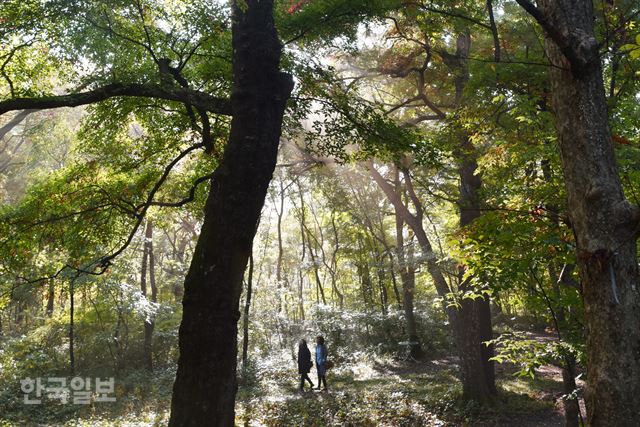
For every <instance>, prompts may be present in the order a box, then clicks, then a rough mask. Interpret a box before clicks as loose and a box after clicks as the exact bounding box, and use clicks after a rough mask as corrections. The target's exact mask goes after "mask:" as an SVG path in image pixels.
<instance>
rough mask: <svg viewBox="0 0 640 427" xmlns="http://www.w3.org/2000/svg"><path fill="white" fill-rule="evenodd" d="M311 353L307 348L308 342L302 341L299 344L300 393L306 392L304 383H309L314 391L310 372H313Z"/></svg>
mask: <svg viewBox="0 0 640 427" xmlns="http://www.w3.org/2000/svg"><path fill="white" fill-rule="evenodd" d="M312 366H313V363H312V362H311V351H309V347H307V341H306V340H304V339H302V340H300V343H299V344H298V373H299V374H300V387H299V390H300V391H304V382H305V381H309V384H310V385H311V388H312V389H313V382H312V381H311V378H309V372H311V367H312Z"/></svg>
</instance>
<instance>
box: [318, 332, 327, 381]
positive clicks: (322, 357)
mask: <svg viewBox="0 0 640 427" xmlns="http://www.w3.org/2000/svg"><path fill="white" fill-rule="evenodd" d="M316 369H317V370H318V387H317V388H316V390H320V386H321V385H324V391H327V390H328V388H327V346H326V344H325V343H324V337H323V336H322V335H320V336H318V337H317V338H316Z"/></svg>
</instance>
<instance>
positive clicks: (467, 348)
mask: <svg viewBox="0 0 640 427" xmlns="http://www.w3.org/2000/svg"><path fill="white" fill-rule="evenodd" d="M456 151H457V153H456V158H457V160H458V174H459V176H460V197H459V199H458V209H459V210H460V228H464V227H466V226H468V225H469V224H471V223H472V222H473V221H474V220H476V219H477V218H478V217H480V215H481V210H480V194H479V192H480V188H481V186H482V179H481V178H480V176H479V175H477V169H478V162H477V160H476V159H477V154H476V150H475V148H474V146H473V144H472V143H471V141H470V140H469V138H468V137H467V135H466V134H465V133H463V134H462V135H461V137H460V147H459V148H458V150H456ZM463 274H464V270H463V269H461V270H460V285H459V289H458V290H459V292H460V294H461V295H464V294H465V293H466V292H469V291H471V292H474V293H477V292H478V290H477V289H472V286H471V278H470V277H467V278H463V277H462V276H463ZM457 320H458V324H457V328H458V333H457V334H456V335H457V337H458V346H459V351H460V364H461V370H462V376H463V381H462V384H463V396H464V397H465V398H467V399H470V400H475V401H479V402H483V401H488V400H491V399H492V398H493V396H495V395H496V394H497V389H496V384H495V368H494V362H493V361H492V360H490V359H491V358H492V357H493V346H487V345H485V344H484V342H486V341H489V340H492V339H493V328H492V325H491V305H490V301H489V297H488V296H486V295H484V296H481V297H477V298H462V299H461V300H460V308H459V310H458V319H457Z"/></svg>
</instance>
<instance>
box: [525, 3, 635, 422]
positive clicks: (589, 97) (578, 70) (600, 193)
mask: <svg viewBox="0 0 640 427" xmlns="http://www.w3.org/2000/svg"><path fill="white" fill-rule="evenodd" d="M518 3H520V4H521V5H522V6H523V7H524V8H525V9H526V10H527V11H528V12H529V13H531V14H532V15H533V16H534V17H535V18H536V19H537V20H538V22H539V23H540V24H541V25H542V27H543V28H545V30H546V31H547V33H548V36H549V38H548V42H547V48H548V54H549V58H550V60H551V61H552V63H553V65H554V66H553V67H551V68H550V73H551V85H552V97H553V107H554V113H555V118H556V127H557V130H558V142H559V146H560V154H561V159H562V167H563V171H564V177H565V187H566V192H567V207H568V213H569V218H570V220H571V225H572V227H573V231H574V233H575V238H576V246H577V264H578V268H579V271H580V278H581V281H582V289H583V297H584V308H585V323H586V328H587V373H588V381H587V390H586V403H587V418H588V420H587V424H589V425H591V426H638V425H640V398H639V396H640V381H639V380H638V378H640V292H639V291H638V279H639V277H638V264H637V262H638V260H637V254H636V238H637V231H638V228H637V223H638V213H637V208H633V207H631V205H630V204H629V203H628V202H627V200H626V199H625V197H624V194H623V191H622V185H621V183H620V178H619V175H618V169H617V165H616V160H615V155H614V151H613V146H612V143H611V133H610V130H609V120H608V114H607V104H606V98H605V91H604V84H603V79H602V65H601V62H600V57H599V52H598V43H597V41H596V39H595V36H594V28H593V26H594V15H593V5H592V2H591V1H587V0H581V1H576V0H573V1H570V0H538V2H537V3H538V5H539V7H538V8H536V7H534V6H533V5H532V4H531V3H529V2H528V1H525V0H518Z"/></svg>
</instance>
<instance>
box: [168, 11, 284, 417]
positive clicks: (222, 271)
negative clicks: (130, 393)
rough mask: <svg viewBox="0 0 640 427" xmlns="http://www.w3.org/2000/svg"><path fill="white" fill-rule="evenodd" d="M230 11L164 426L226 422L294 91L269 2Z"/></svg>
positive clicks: (233, 400) (232, 399)
mask: <svg viewBox="0 0 640 427" xmlns="http://www.w3.org/2000/svg"><path fill="white" fill-rule="evenodd" d="M242 3H243V4H242V5H240V2H238V3H237V4H236V3H234V8H233V13H234V17H233V26H232V31H233V52H234V55H233V73H234V81H233V91H232V96H231V104H232V111H233V119H232V122H231V134H230V137H229V142H228V144H227V146H226V149H225V152H224V156H223V159H222V161H221V163H220V166H219V168H218V171H217V173H216V177H215V178H214V180H213V181H212V185H211V190H210V192H209V197H208V199H207V203H206V206H205V218H204V223H203V226H202V231H201V233H200V238H199V239H198V243H197V244H196V248H195V251H194V255H193V259H192V262H191V266H190V268H189V272H188V274H187V277H186V280H185V294H184V298H183V303H182V304H183V318H182V323H181V325H180V335H179V345H180V359H179V361H178V372H177V375H176V381H175V384H174V387H173V396H172V402H171V418H170V421H169V425H170V426H173V427H176V426H232V425H233V424H234V417H235V414H234V406H235V395H236V390H237V382H236V357H237V322H238V318H239V302H240V293H241V290H242V276H243V274H244V270H245V267H246V265H247V260H248V258H249V255H250V253H251V247H252V243H253V238H254V236H255V233H256V227H257V224H258V219H259V216H260V211H261V209H262V206H263V204H264V199H265V195H266V193H267V188H268V185H269V181H270V180H271V177H272V174H273V170H274V168H275V164H276V156H277V151H278V144H279V139H280V133H281V127H282V117H283V114H284V110H285V106H286V101H287V99H288V98H289V96H290V93H291V90H292V89H293V81H292V79H291V77H290V76H288V75H286V74H284V73H281V72H280V71H279V61H280V56H281V49H282V47H281V44H280V41H279V39H278V36H277V33H276V30H275V27H274V23H273V1H272V0H260V1H258V0H246V1H243V2H242Z"/></svg>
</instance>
